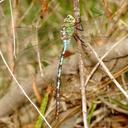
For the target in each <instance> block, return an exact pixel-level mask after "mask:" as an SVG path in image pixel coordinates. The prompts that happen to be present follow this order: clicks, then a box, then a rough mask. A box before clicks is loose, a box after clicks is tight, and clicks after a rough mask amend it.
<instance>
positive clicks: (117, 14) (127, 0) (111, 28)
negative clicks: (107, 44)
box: [106, 0, 128, 37]
mask: <svg viewBox="0 0 128 128" xmlns="http://www.w3.org/2000/svg"><path fill="white" fill-rule="evenodd" d="M127 10H128V0H124V1H123V3H122V5H121V7H120V8H119V9H118V10H117V11H116V12H115V14H114V15H113V17H112V21H111V22H110V24H109V29H108V31H107V33H106V36H107V37H108V36H110V35H111V34H112V33H113V31H114V30H115V27H116V24H117V22H118V21H119V19H120V17H121V15H122V14H123V13H125V12H126V11H127Z"/></svg>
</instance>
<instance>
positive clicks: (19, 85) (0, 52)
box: [0, 50, 52, 128]
mask: <svg viewBox="0 0 128 128" xmlns="http://www.w3.org/2000/svg"><path fill="white" fill-rule="evenodd" d="M0 56H1V58H2V60H3V62H4V64H5V66H6V67H7V69H8V71H9V73H10V74H11V76H12V77H13V79H14V81H15V82H16V83H17V85H18V87H19V88H20V89H21V91H22V92H23V94H24V96H25V97H26V98H27V99H28V101H29V102H30V103H31V104H32V105H33V107H34V108H35V109H36V110H37V112H38V113H39V114H40V116H41V117H42V119H43V120H44V121H45V122H46V124H47V125H48V127H49V128H52V127H51V126H50V124H49V123H48V121H47V120H46V118H45V117H44V116H43V115H42V113H41V112H40V110H39V109H38V107H37V106H36V105H35V104H34V103H33V101H32V100H31V99H30V98H29V96H28V95H27V93H26V92H25V90H24V89H23V87H22V85H21V84H20V83H19V82H18V80H17V79H16V77H15V76H14V74H13V72H12V71H11V69H10V67H9V66H8V64H7V61H6V60H5V58H4V56H3V53H2V51H1V50H0Z"/></svg>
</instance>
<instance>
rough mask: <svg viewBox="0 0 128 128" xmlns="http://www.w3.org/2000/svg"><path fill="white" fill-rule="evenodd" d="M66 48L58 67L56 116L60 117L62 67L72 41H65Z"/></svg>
mask: <svg viewBox="0 0 128 128" xmlns="http://www.w3.org/2000/svg"><path fill="white" fill-rule="evenodd" d="M63 43H64V48H63V50H62V53H61V56H60V61H59V66H58V72H57V81H56V82H57V83H56V115H59V111H60V86H61V74H62V65H63V61H64V55H65V52H66V50H67V47H68V44H69V43H70V40H66V39H65V40H63Z"/></svg>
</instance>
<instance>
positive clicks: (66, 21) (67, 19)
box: [64, 15, 76, 24]
mask: <svg viewBox="0 0 128 128" xmlns="http://www.w3.org/2000/svg"><path fill="white" fill-rule="evenodd" d="M75 22H76V20H75V18H74V17H73V16H72V15H67V17H66V18H65V19H64V23H71V24H75Z"/></svg>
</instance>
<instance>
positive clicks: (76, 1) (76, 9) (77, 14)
mask: <svg viewBox="0 0 128 128" xmlns="http://www.w3.org/2000/svg"><path fill="white" fill-rule="evenodd" d="M73 4H74V16H75V19H76V24H77V25H76V27H78V28H80V24H79V23H80V9H79V0H74V1H73ZM76 33H77V31H76ZM77 44H78V49H79V50H80V51H81V50H82V45H81V42H80V40H77ZM78 56H79V71H80V85H81V95H82V113H83V122H84V127H85V128H88V122H87V102H86V94H85V86H84V63H83V59H82V54H81V52H79V53H78Z"/></svg>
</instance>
